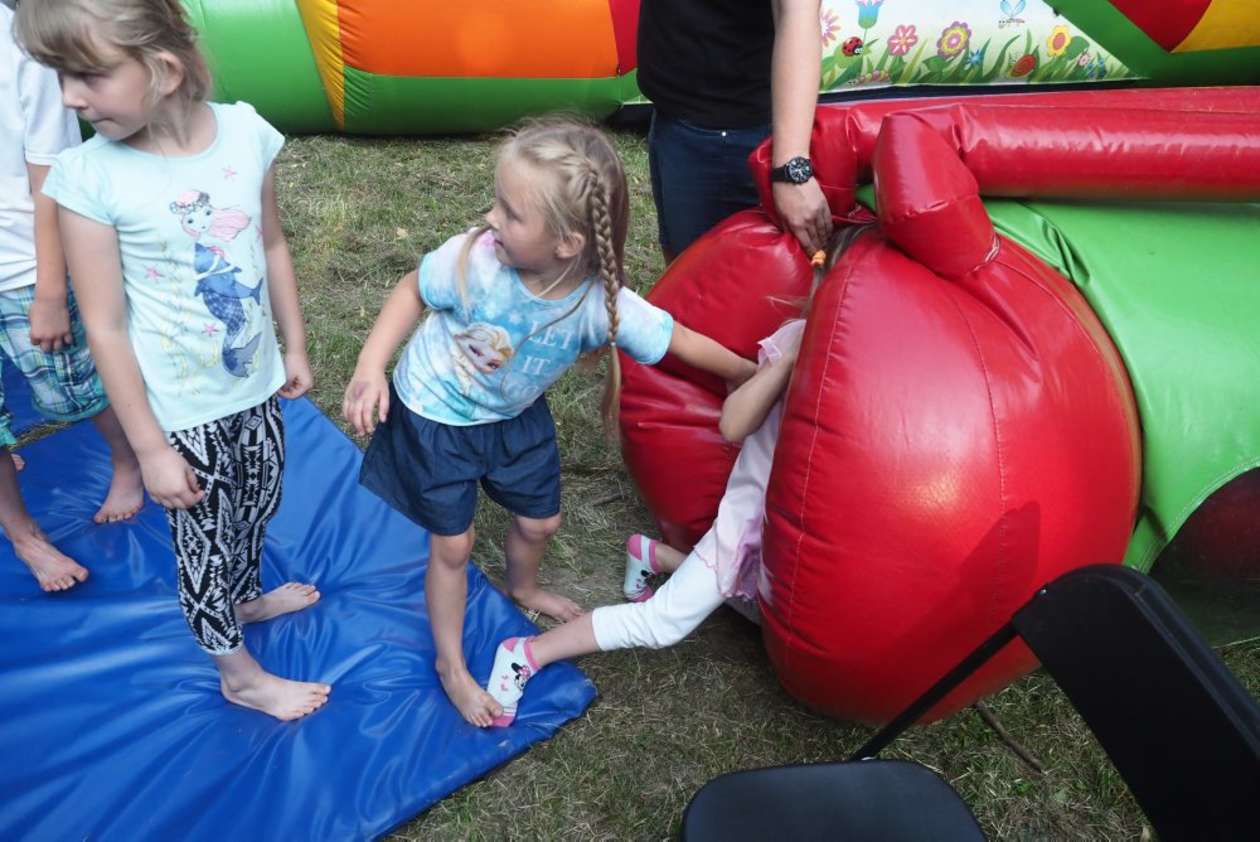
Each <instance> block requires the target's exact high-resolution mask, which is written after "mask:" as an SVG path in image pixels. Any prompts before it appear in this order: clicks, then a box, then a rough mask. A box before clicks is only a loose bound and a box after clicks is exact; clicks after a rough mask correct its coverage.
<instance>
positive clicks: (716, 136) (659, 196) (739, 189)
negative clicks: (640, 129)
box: [648, 113, 770, 255]
mask: <svg viewBox="0 0 1260 842" xmlns="http://www.w3.org/2000/svg"><path fill="white" fill-rule="evenodd" d="M769 134H770V127H769V126H768V125H765V126H753V127H751V128H745V129H706V128H702V127H701V126H696V125H693V124H691V123H688V122H687V121H685V120H678V119H674V118H670V117H665V116H662V115H661V114H660V113H654V114H653V115H652V128H651V129H650V130H649V131H648V165H649V167H650V171H651V175H652V199H653V200H654V201H655V202H656V220H657V226H658V232H657V233H658V235H659V236H660V240H661V248H663V249H664V250H665V251H666V252H668V253H669V254H673V255H677V254H681V253H682V252H683V251H684V250H685V249H686V248H687V246H689V245H691V244H692V242H694V241H695V240H696V239H697V238H698V237H699V236H700V235H701V234H703V233H704V232H705V231H708V230H709V229H710V228H712V227H713V226H714V225H717V224H718V223H719V222H721V221H722V220H723V219H726V218H727V217H728V216H730V215H731V214H733V213H736V212H738V211H741V210H744V209H745V208H753V207H756V206H757V204H758V202H759V199H758V197H757V185H756V184H754V183H753V178H752V173H750V172H749V171H748V156H749V154H751V153H752V151H753V150H754V149H756V148H757V144H759V143H761V141H763V140H765V139H766V138H767V137H768V136H769Z"/></svg>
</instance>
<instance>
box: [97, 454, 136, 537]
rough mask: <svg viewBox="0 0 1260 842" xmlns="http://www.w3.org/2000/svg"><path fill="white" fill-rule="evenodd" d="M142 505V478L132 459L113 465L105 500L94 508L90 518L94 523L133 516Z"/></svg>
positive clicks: (110, 521) (111, 521)
mask: <svg viewBox="0 0 1260 842" xmlns="http://www.w3.org/2000/svg"><path fill="white" fill-rule="evenodd" d="M143 505H144V480H143V479H142V478H141V476H140V466H139V464H137V463H136V462H134V461H129V462H125V463H123V464H121V465H118V464H116V465H114V477H113V479H111V480H110V482H109V492H108V493H107V494H106V495H105V502H104V503H101V507H100V508H99V509H97V510H96V514H95V515H94V516H93V517H92V520H93V521H95V522H96V523H114V522H115V521H120V520H126V519H127V518H129V517H134V516H135V514H136V512H138V511H140V507H141V506H143Z"/></svg>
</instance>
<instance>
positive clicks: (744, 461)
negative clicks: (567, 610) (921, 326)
mask: <svg viewBox="0 0 1260 842" xmlns="http://www.w3.org/2000/svg"><path fill="white" fill-rule="evenodd" d="M862 230H863V228H862V227H850V228H846V229H843V230H842V231H840V232H839V233H837V234H836V235H835V236H834V237H833V246H832V248H831V249H830V254H831V258H830V260H829V261H827V263H826V265H825V266H820V267H818V270H817V272H816V276H815V281H816V282H817V280H818V279H821V277H822V276H823V275H824V274H825V272H826V271H827V268H829V267H830V265H831V264H833V263H834V262H835V260H836V259H837V257H838V256H839V254H840V253H841V252H842V251H843V249H844V248H845V246H847V244H848V243H851V242H852V241H853V239H854V238H855V237H856V235H857V234H859V233H860V232H861V231H862ZM804 331H805V319H804V318H803V317H802V318H797V319H793V320H791V321H789V322H787V323H785V324H784V325H782V326H781V327H780V328H779V329H778V330H776V331H775V332H774V333H773V334H771V335H770V336H768V337H766V338H765V339H763V340H761V353H760V354H759V355H758V362H757V371H756V373H755V374H754V375H753V376H752V377H751V378H749V379H748V380H747V381H746V382H745V383H744V384H743V385H741V386H740V387H739V388H737V389H736V390H735V391H733V392H731V394H730V395H729V396H727V398H726V401H725V402H724V403H723V404H722V416H721V420H720V421H719V429H720V430H721V433H722V436H723V437H724V438H726V439H727V440H728V441H732V442H743V446H742V447H741V448H740V451H739V456H738V457H737V458H736V460H735V465H734V467H733V468H732V469H731V475H730V478H729V479H728V480H727V483H726V492H725V493H724V494H723V495H722V500H721V502H720V503H719V504H718V512H717V516H716V518H714V521H713V526H711V527H710V528H709V531H708V532H706V533H705V534H704V536H703V537H702V538H701V539H700V541H699V542H698V543H697V544H696V546H695V547H694V548H693V549H692V551H691V553H690V554H688V555H687V556H686V557H684V556H683V555H682V553H679V552H678V551H677V550H675V549H673V548H672V547H668V546H665V545H664V544H660V543H657V542H656V541H652V540H650V539H648V538H645V537H644V536H642V535H632V536H631V537H630V540H629V541H627V542H626V554H627V564H626V576H625V582H624V586H623V588H624V592H625V595H626V598H627V599H629V600H631V602H630V604H626V605H615V606H605V607H602V608H596V609H595V610H594V611H592V612H591V613H589V614H584V615H582V616H581V617H579V618H578V619H576V620H573V621H572V622H569V623H565V624H564V625H562V626H559V627H558V628H554V629H552V630H551V631H548V632H546V633H544V634H541V635H539V636H537V637H530V638H521V637H512V638H508V639H507V640H505V641H503V642H502V643H500V644H499V648H498V650H497V651H496V653H495V659H494V667H493V668H492V669H491V671H490V680H489V682H488V683H487V684H486V691H487V692H488V693H489V694H490V695H491V696H493V697H494V699H495V701H496V702H497V703H498V704H499V706H500V707H501V708H502V710H503V714H502V716H500V717H498V718H497V719H496V720H495V724H496V725H508V724H511V722H512V720H513V718H514V717H515V716H516V707H517V703H518V701H519V700H520V697H521V694H522V692H523V691H524V689H525V683H526V682H527V681H528V680H529V679H530V677H531V676H532V675H533V674H534V673H536V672H537V671H538V670H540V669H542V668H543V667H545V666H547V665H548V664H550V663H553V662H555V661H558V660H562V659H564V658H572V657H575V656H578V655H586V654H589V653H591V652H607V651H609V650H611V649H625V648H628V647H631V646H647V647H650V648H653V649H659V648H661V647H665V646H672V645H674V644H675V643H677V642H679V641H680V640H682V639H683V638H684V637H686V636H687V635H688V634H690V633H691V632H692V631H693V630H694V629H695V628H696V627H697V626H699V625H700V623H701V622H702V621H703V620H704V619H705V618H706V617H708V616H709V615H710V614H712V613H713V612H714V610H716V609H717V607H718V606H720V605H721V604H722V603H723V602H724V601H726V600H727V599H731V598H732V597H733V598H735V600H736V603H737V604H738V603H743V604H747V602H748V601H750V600H752V599H753V598H755V596H756V593H757V573H758V571H759V570H760V567H761V529H762V520H763V518H764V515H765V499H766V483H767V482H768V480H769V478H770V466H771V465H772V464H773V462H774V449H775V444H776V443H777V442H778V438H779V424H780V421H781V420H782V415H783V401H782V397H783V394H784V392H785V391H786V390H787V385H788V381H789V379H790V377H791V374H792V367H793V366H794V365H795V364H796V356H797V352H798V351H799V350H800V344H801V336H802V334H803V333H804ZM658 573H672V574H673V575H672V576H671V577H670V578H669V580H668V581H667V582H666V583H665V584H664V585H663V586H662V587H661V589H660V590H659V591H657V592H656V593H655V594H653V593H652V592H651V591H650V590H648V589H647V579H648V577H649V576H650V575H651V574H658Z"/></svg>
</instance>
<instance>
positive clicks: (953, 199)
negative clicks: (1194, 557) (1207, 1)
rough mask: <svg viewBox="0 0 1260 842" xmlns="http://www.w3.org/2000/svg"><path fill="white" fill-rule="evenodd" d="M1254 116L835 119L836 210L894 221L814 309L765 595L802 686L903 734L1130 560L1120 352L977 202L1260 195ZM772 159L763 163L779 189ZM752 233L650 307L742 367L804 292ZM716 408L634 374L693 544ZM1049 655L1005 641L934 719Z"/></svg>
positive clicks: (665, 521) (1234, 95) (1179, 100)
mask: <svg viewBox="0 0 1260 842" xmlns="http://www.w3.org/2000/svg"><path fill="white" fill-rule="evenodd" d="M977 101H980V104H975V103H976V102H977ZM1050 101H1053V105H1054V106H1057V107H1051V106H1047V103H1049V102H1050ZM1033 106H1038V107H1033ZM1258 109H1260V95H1258V94H1257V89H1231V90H1229V91H1213V90H1190V91H1185V90H1183V91H1115V92H1107V93H1103V92H1096V91H1091V92H1089V93H1088V94H1085V93H1081V94H1043V95H1032V96H1025V97H984V98H973V99H971V100H969V102H968V104H966V105H960V104H958V103H944V104H943V103H942V102H941V101H940V100H931V101H925V102H918V103H908V102H904V101H902V102H892V103H890V102H880V103H868V104H864V105H858V106H851V107H841V108H822V109H819V114H818V118H817V121H816V125H815V132H814V137H813V147H812V155H813V158H814V161H815V164H816V171H817V173H818V175H819V180H820V183H821V184H822V186H823V188H824V192H825V193H826V195H827V197H828V200H829V202H830V203H831V206H832V211H833V214H835V215H837V216H840V215H844V214H849V213H851V212H852V210H853V207H852V206H853V195H854V190H855V188H856V185H857V184H858V183H860V182H862V181H866V180H868V179H869V178H871V177H872V176H873V178H874V181H875V185H876V197H877V205H878V207H879V227H878V230H873V231H870V232H867V233H865V234H863V235H862V236H861V237H860V238H859V239H858V241H857V242H856V243H855V244H854V245H853V246H852V247H851V249H850V251H849V252H848V253H847V254H846V255H845V257H844V258H843V259H842V260H841V261H840V262H839V263H838V264H837V265H836V267H835V269H834V270H833V271H832V273H831V275H830V276H829V277H828V278H827V279H826V281H825V282H824V285H823V287H822V288H821V290H820V291H819V293H818V294H817V297H816V300H815V303H814V305H813V307H812V309H811V312H810V313H809V316H808V326H807V329H806V332H805V337H804V340H803V344H802V352H801V357H800V360H799V362H798V364H797V368H796V371H795V373H794V375H793V380H792V383H791V386H790V388H789V392H788V395H787V398H786V400H787V405H786V412H785V416H784V421H783V427H782V430H781V433H780V440H779V446H778V451H777V453H776V457H775V465H774V469H773V473H772V476H771V481H770V489H769V495H768V499H767V510H766V525H765V536H764V558H763V568H762V578H761V582H760V597H761V603H762V605H761V607H762V615H763V618H764V633H765V641H766V647H767V650H768V652H769V655H770V658H771V660H772V662H773V664H774V666H775V669H776V671H777V673H778V675H779V677H780V679H781V681H782V682H783V684H784V686H785V687H786V688H787V689H788V690H789V691H790V692H792V693H793V694H794V695H796V696H797V697H798V698H800V699H801V700H803V701H804V702H806V703H807V704H809V705H811V706H813V707H815V708H817V709H819V710H822V711H825V712H827V713H829V714H832V715H835V716H839V717H843V718H846V719H856V720H864V721H870V722H880V721H884V720H886V719H888V718H889V717H891V716H892V715H894V714H895V713H897V712H898V711H899V710H900V709H901V708H902V707H904V705H905V704H907V703H908V702H909V701H910V700H911V699H913V698H914V697H915V696H916V695H918V694H919V693H920V692H922V691H923V690H924V689H925V688H926V687H927V686H929V685H930V684H931V683H932V682H933V681H935V680H936V679H937V678H939V677H940V675H941V674H942V673H943V672H944V671H945V670H946V669H947V668H949V667H950V666H952V665H953V664H954V663H956V662H957V661H958V660H959V659H961V658H962V657H963V656H964V655H965V654H966V653H967V652H969V651H970V650H971V649H972V648H974V647H975V646H976V645H977V644H978V643H979V642H980V641H981V640H983V639H984V638H985V637H987V636H988V635H989V634H990V633H992V632H993V631H994V630H995V629H996V628H997V627H998V626H999V625H1001V624H1002V623H1003V622H1004V621H1005V620H1006V619H1008V618H1009V616H1010V614H1011V612H1012V611H1013V610H1014V609H1015V608H1016V607H1018V606H1019V605H1020V604H1022V603H1023V602H1024V601H1025V600H1027V599H1028V597H1029V596H1031V594H1032V593H1033V592H1034V591H1035V590H1036V589H1037V588H1038V587H1040V586H1041V585H1042V584H1044V583H1045V582H1047V581H1049V580H1050V579H1053V578H1054V577H1055V576H1057V575H1059V574H1061V573H1063V572H1065V571H1067V570H1069V569H1072V568H1074V567H1078V566H1081V565H1085V564H1093V563H1098V562H1114V563H1118V562H1119V561H1120V560H1121V558H1122V557H1123V554H1124V551H1125V547H1126V545H1127V543H1128V540H1129V537H1130V534H1131V530H1132V527H1133V523H1134V516H1135V511H1136V505H1137V498H1138V486H1139V469H1140V454H1139V452H1138V442H1139V429H1138V421H1137V414H1136V410H1135V406H1134V401H1133V396H1132V393H1131V390H1130V386H1129V383H1128V378H1127V376H1126V373H1125V371H1124V368H1123V365H1122V363H1121V360H1120V358H1119V355H1118V354H1117V352H1116V350H1115V348H1114V347H1113V345H1112V343H1111V341H1110V339H1109V338H1108V336H1107V335H1106V333H1105V331H1104V330H1103V328H1102V326H1101V325H1100V324H1099V322H1098V320H1097V318H1096V317H1095V316H1094V315H1093V313H1092V311H1091V310H1090V308H1089V306H1088V305H1087V303H1086V302H1085V300H1084V299H1083V298H1082V297H1081V295H1080V294H1079V292H1078V291H1077V290H1076V288H1075V287H1074V286H1072V284H1071V283H1070V282H1068V281H1067V280H1066V279H1064V278H1063V277H1061V276H1060V275H1058V274H1057V273H1056V272H1055V271H1053V270H1051V269H1050V268H1049V267H1047V266H1046V265H1045V264H1043V263H1042V262H1041V261H1040V260H1038V259H1037V258H1036V257H1035V256H1033V255H1032V254H1030V253H1029V252H1027V251H1026V250H1025V249H1023V248H1022V247H1020V246H1018V245H1017V244H1015V243H1013V242H1010V241H1006V240H1004V239H1002V238H999V237H997V236H995V234H994V230H993V226H992V224H991V222H990V221H989V219H988V215H987V213H986V212H985V209H984V206H983V204H982V203H981V201H980V195H981V194H986V193H987V194H993V195H1008V196H1009V195H1028V196H1035V197H1044V196H1075V197H1081V196H1126V197H1134V196H1137V197H1142V198H1161V199H1177V198H1182V199H1189V198H1208V199H1220V198H1237V199H1245V198H1249V197H1256V196H1260V175H1258V173H1260V140H1258V139H1260V118H1258V117H1257V116H1256V113H1255V112H1256V111H1257V110H1258ZM1248 111H1250V112H1251V113H1245V112H1248ZM1167 112H1178V113H1172V114H1170V113H1167ZM1239 112H1244V113H1239ZM768 161H769V150H768V146H763V147H762V148H761V149H759V150H758V152H757V153H754V156H753V158H752V163H753V165H754V174H755V175H756V176H757V177H758V179H759V180H760V183H761V184H762V185H763V187H765V186H766V185H767V181H766V169H767V164H768ZM765 195H766V194H764V193H763V198H764V197H765ZM754 219H756V217H753V216H748V215H741V216H739V217H735V218H732V220H729V221H728V222H727V223H725V224H724V225H722V226H719V227H718V228H717V229H715V230H714V231H713V232H711V233H710V234H709V235H707V236H706V237H705V238H702V239H701V240H700V241H698V242H697V243H696V245H695V246H694V247H693V248H692V249H690V250H689V251H688V252H687V253H686V254H684V255H683V256H682V257H681V258H680V259H679V261H678V262H676V263H675V264H674V265H673V266H672V267H671V268H670V271H669V272H668V273H667V275H666V277H665V278H664V279H663V280H662V281H661V284H660V285H659V287H658V290H655V291H653V293H652V294H651V295H650V296H649V297H650V298H651V299H652V300H653V301H655V302H657V303H659V304H661V305H662V306H664V307H666V309H669V310H671V312H674V313H675V314H676V315H678V316H679V317H680V319H681V320H682V321H683V323H685V324H687V325H689V326H691V327H693V328H695V329H697V330H700V331H703V332H705V333H708V334H710V335H712V336H715V337H716V338H718V339H719V341H722V342H724V343H725V344H727V345H728V346H729V347H732V348H735V349H737V350H738V351H740V352H741V353H745V354H747V355H749V356H751V352H752V350H753V347H754V343H755V342H756V340H757V339H759V338H761V337H763V336H765V335H767V334H769V333H770V332H772V330H773V329H774V328H775V327H777V325H778V324H779V323H781V321H782V320H783V318H784V317H785V316H786V315H788V314H786V313H783V312H775V311H774V310H773V309H772V307H771V306H770V305H769V304H768V297H769V294H770V293H771V291H772V290H773V291H780V290H782V291H786V292H787V293H788V294H789V295H790V294H792V293H793V291H795V292H796V293H797V294H798V295H799V294H800V292H801V291H803V290H804V289H805V288H806V287H807V286H808V283H809V268H808V265H807V259H806V257H805V255H804V254H802V253H801V250H800V248H799V246H798V245H797V244H796V243H795V241H794V240H793V239H791V238H790V237H788V236H787V235H781V234H777V232H775V230H774V229H773V228H771V227H769V224H768V222H766V221H764V220H760V219H759V220H758V221H756V222H755V223H754ZM747 252H760V253H761V254H749V253H747ZM770 272H784V273H785V274H784V275H782V276H781V277H779V278H777V279H776V278H772V277H770V276H769V275H768V273H770ZM721 398H722V390H721V387H720V385H718V384H715V383H712V382H708V381H706V380H705V379H704V378H703V377H701V376H699V375H698V374H697V373H695V372H688V371H684V370H682V369H681V368H678V367H674V366H671V365H670V364H669V363H667V364H666V365H665V366H663V367H662V370H660V371H655V372H648V371H646V370H644V369H640V368H637V367H634V366H633V365H627V379H626V388H625V393H624V399H623V421H624V431H625V438H626V441H625V452H626V456H627V460H628V463H629V464H630V466H631V469H632V472H633V473H634V475H635V477H636V479H637V480H638V482H639V483H640V487H641V488H642V489H643V491H644V494H645V497H646V498H647V500H648V503H649V505H650V506H651V508H652V510H653V512H654V513H655V514H656V515H657V517H658V519H660V521H661V522H662V526H663V528H664V530H665V534H666V536H667V537H668V538H669V540H670V542H671V543H673V544H675V545H676V546H679V547H683V548H685V547H688V546H690V544H691V543H692V542H694V540H695V539H696V538H697V537H698V536H699V535H700V534H701V533H702V532H703V530H704V529H705V528H707V526H708V524H709V522H710V520H711V518H712V516H713V513H714V511H715V510H716V503H717V500H718V499H719V496H720V494H721V491H722V484H723V483H724V480H725V477H726V475H727V473H728V472H729V467H730V464H731V462H732V461H733V458H734V453H733V452H732V451H731V449H730V448H728V447H726V446H725V445H724V444H723V443H722V442H721V441H720V439H719V438H718V436H717V432H716V421H717V417H718V411H719V409H720V403H721ZM1031 666H1033V661H1032V659H1031V656H1030V655H1029V653H1028V652H1027V651H1026V650H1024V649H1023V648H1022V647H1020V646H1012V647H1009V648H1008V649H1007V650H1005V651H1004V652H1003V653H1001V655H1000V656H999V657H998V658H997V659H995V660H994V661H993V662H991V664H990V665H989V666H988V667H987V668H986V669H985V670H984V671H983V672H981V673H980V674H978V675H977V676H976V677H974V678H973V679H972V680H971V681H969V682H968V683H966V684H965V685H963V686H962V687H961V688H959V690H958V691H956V692H955V693H954V694H952V695H951V696H950V697H949V698H947V699H946V700H945V702H943V703H942V704H941V705H940V706H938V707H937V709H936V710H934V711H933V712H932V714H931V715H930V716H931V717H938V716H942V715H945V714H947V713H949V712H951V711H953V710H957V709H958V708H960V707H961V706H963V705H966V704H968V703H970V702H971V701H973V700H974V699H976V698H978V697H980V696H981V695H983V694H985V693H988V692H991V691H993V690H996V689H998V688H1000V687H1002V686H1004V685H1005V684H1006V683H1008V682H1009V681H1011V680H1013V679H1014V678H1015V677H1017V676H1018V675H1020V674H1021V673H1022V672H1024V671H1026V670H1027V669H1029V668H1030V667H1031Z"/></svg>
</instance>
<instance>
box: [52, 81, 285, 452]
mask: <svg viewBox="0 0 1260 842" xmlns="http://www.w3.org/2000/svg"><path fill="white" fill-rule="evenodd" d="M210 107H211V109H212V110H213V112H214V117H215V121H216V123H217V132H216V134H215V138H214V141H213V143H211V144H210V146H209V148H207V149H206V150H205V151H204V152H201V153H199V154H197V155H190V156H187V157H166V156H163V155H155V154H151V153H148V152H141V151H139V150H136V149H132V148H131V147H130V146H127V145H126V144H125V143H116V142H114V141H111V140H109V139H107V138H105V137H103V136H101V135H97V136H96V137H94V138H92V139H91V140H89V141H88V142H87V143H84V144H83V145H81V146H77V147H75V148H73V149H68V150H66V151H65V152H62V153H61V154H60V155H58V156H57V160H56V162H55V163H54V164H53V166H52V170H51V171H50V172H49V174H48V178H47V179H46V180H45V182H44V194H45V195H47V196H50V197H51V198H53V199H55V200H56V201H57V203H58V204H59V205H61V206H62V207H64V208H67V209H69V210H71V211H74V212H75V213H77V214H80V215H81V216H85V217H87V218H88V219H92V220H95V221H96V222H100V223H103V224H105V225H109V226H112V227H113V228H114V229H115V230H116V231H117V233H118V248H119V252H120V253H121V255H122V275H123V292H124V294H125V295H126V297H127V331H128V334H129V335H130V339H131V346H132V348H133V349H134V350H135V354H136V360H137V362H138V363H139V364H140V373H141V375H143V377H144V385H145V390H146V392H147V395H148V399H149V404H150V406H152V407H153V414H154V415H155V416H156V417H157V421H158V424H160V425H161V427H162V429H164V430H168V431H170V430H186V429H188V428H190V427H195V426H198V425H200V424H205V423H207V422H209V421H214V420H216V419H219V418H224V417H226V416H228V415H232V414H234V413H236V412H240V411H241V410H244V409H248V408H250V407H252V406H256V405H257V404H260V403H262V402H263V401H264V400H266V399H267V398H269V397H270V396H271V395H272V394H273V393H274V392H275V391H276V390H277V389H279V388H280V386H282V385H283V384H284V363H283V361H282V359H281V356H280V350H279V346H278V344H277V342H276V335H275V329H274V327H273V326H272V321H271V302H270V301H269V300H268V297H267V258H266V253H265V250H264V248H263V237H262V185H263V179H264V177H265V176H266V174H267V170H268V169H269V168H270V167H271V162H272V161H273V160H274V159H275V157H276V153H278V152H279V151H280V147H281V146H282V145H283V144H284V137H283V136H282V135H281V134H280V133H279V132H277V131H276V130H275V129H274V128H272V127H271V125H270V124H268V123H267V121H266V120H264V119H263V118H262V117H260V116H258V114H257V112H255V111H254V108H253V106H251V105H249V104H247V103H243V102H240V103H236V104H235V105H222V104H218V103H212V104H211V106H210ZM80 282H81V281H80Z"/></svg>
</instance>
